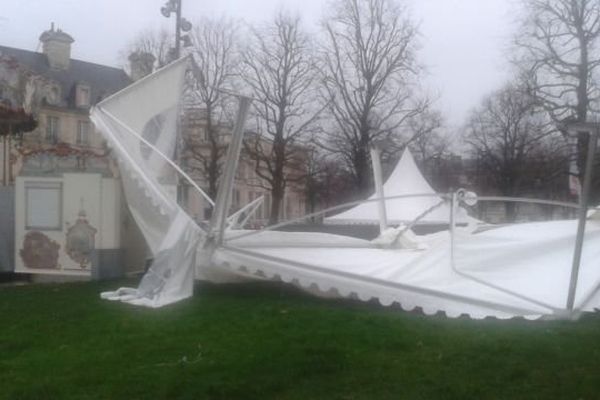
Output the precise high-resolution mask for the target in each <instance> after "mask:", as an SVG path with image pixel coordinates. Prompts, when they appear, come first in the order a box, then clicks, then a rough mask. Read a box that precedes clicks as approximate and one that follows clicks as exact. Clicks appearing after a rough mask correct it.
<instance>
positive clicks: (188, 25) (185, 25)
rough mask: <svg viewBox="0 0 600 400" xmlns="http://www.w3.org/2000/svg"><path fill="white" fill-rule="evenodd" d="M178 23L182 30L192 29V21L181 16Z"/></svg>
mask: <svg viewBox="0 0 600 400" xmlns="http://www.w3.org/2000/svg"><path fill="white" fill-rule="evenodd" d="M180 24H181V25H180V26H181V30H182V31H184V32H189V31H190V30H191V29H192V23H191V22H190V21H188V20H187V19H185V18H181V22H180Z"/></svg>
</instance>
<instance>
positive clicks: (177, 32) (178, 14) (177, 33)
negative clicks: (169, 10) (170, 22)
mask: <svg viewBox="0 0 600 400" xmlns="http://www.w3.org/2000/svg"><path fill="white" fill-rule="evenodd" d="M176 5H177V10H175V14H176V15H175V17H176V18H175V59H176V60H177V59H179V57H181V54H180V52H181V0H176Z"/></svg>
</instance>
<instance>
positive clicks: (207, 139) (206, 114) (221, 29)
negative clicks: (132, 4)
mask: <svg viewBox="0 0 600 400" xmlns="http://www.w3.org/2000/svg"><path fill="white" fill-rule="evenodd" d="M237 32H238V29H237V25H236V23H235V22H233V21H231V20H226V19H219V20H211V19H208V18H204V19H201V20H199V21H197V22H195V23H194V29H193V30H192V32H190V37H191V40H192V44H193V47H192V48H191V49H190V50H189V51H190V53H191V54H192V55H193V60H194V61H193V68H192V74H190V75H189V79H188V88H187V94H188V95H187V96H186V97H187V107H188V112H189V113H190V115H189V116H187V117H188V118H192V117H193V116H194V115H195V114H199V115H197V120H196V121H190V122H191V123H198V122H200V123H201V124H202V129H201V132H197V131H190V130H188V131H187V132H185V133H186V134H185V135H183V144H184V149H185V151H184V157H185V162H186V168H187V169H188V170H190V171H192V172H196V173H199V174H200V176H201V177H202V179H203V180H204V181H205V183H206V187H207V192H208V195H209V196H210V197H212V198H215V197H216V195H217V189H218V182H219V177H220V176H221V171H222V166H223V158H224V155H225V152H226V150H227V144H226V141H225V140H224V138H223V136H224V135H223V133H224V128H225V127H227V126H228V125H230V124H231V115H229V114H228V110H230V109H231V107H229V106H230V104H229V103H230V101H231V97H230V96H228V95H226V94H225V93H224V91H227V90H231V88H232V87H233V85H234V80H235V78H236V74H237V65H238V61H239V52H238V49H237V45H236V37H237ZM190 108H191V109H190ZM198 120H199V121H198ZM184 131H185V129H184Z"/></svg>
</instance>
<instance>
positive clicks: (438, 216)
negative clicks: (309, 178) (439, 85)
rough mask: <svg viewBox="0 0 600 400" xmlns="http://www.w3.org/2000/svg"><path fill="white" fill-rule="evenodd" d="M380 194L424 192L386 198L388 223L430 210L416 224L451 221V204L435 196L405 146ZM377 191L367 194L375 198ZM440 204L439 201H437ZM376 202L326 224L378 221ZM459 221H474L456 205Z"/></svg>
mask: <svg viewBox="0 0 600 400" xmlns="http://www.w3.org/2000/svg"><path fill="white" fill-rule="evenodd" d="M383 193H384V196H385V197H386V198H390V197H398V196H406V195H423V196H418V197H406V198H394V199H386V201H385V210H386V215H387V223H388V224H390V225H399V224H405V223H407V222H410V221H412V220H414V219H415V218H417V217H418V216H419V215H421V214H423V213H425V212H427V211H428V210H431V212H429V213H427V214H426V215H424V216H423V218H421V219H420V220H419V224H436V225H437V224H445V225H447V224H448V223H449V222H450V207H449V206H448V204H444V202H443V200H442V199H441V198H440V197H438V196H434V195H435V193H436V192H435V191H434V190H433V188H432V187H431V185H430V184H429V183H428V182H427V180H426V179H425V178H424V177H423V174H421V171H420V170H419V167H417V164H416V163H415V160H414V158H413V156H412V154H411V152H410V150H409V149H408V147H407V148H406V149H405V150H404V152H403V153H402V157H400V160H399V161H398V163H397V164H396V167H395V168H394V171H393V172H392V174H391V175H390V177H389V178H388V179H387V181H386V182H385V184H384V185H383ZM376 198H377V194H375V193H374V194H373V195H372V196H371V197H369V200H375V199H376ZM440 203H441V204H440ZM377 207H378V204H377V202H375V201H370V202H366V203H362V204H359V205H357V206H355V207H353V208H351V209H349V210H346V211H344V212H342V213H339V214H337V215H333V216H330V217H327V218H325V219H324V223H325V224H331V225H334V224H336V225H337V224H340V225H345V224H369V225H374V224H377V223H378V220H379V213H378V208H377ZM456 218H457V222H458V223H460V224H464V223H468V222H470V221H475V220H474V219H472V218H470V217H469V216H468V215H467V212H466V211H465V210H464V209H463V208H459V212H458V214H457V215H456Z"/></svg>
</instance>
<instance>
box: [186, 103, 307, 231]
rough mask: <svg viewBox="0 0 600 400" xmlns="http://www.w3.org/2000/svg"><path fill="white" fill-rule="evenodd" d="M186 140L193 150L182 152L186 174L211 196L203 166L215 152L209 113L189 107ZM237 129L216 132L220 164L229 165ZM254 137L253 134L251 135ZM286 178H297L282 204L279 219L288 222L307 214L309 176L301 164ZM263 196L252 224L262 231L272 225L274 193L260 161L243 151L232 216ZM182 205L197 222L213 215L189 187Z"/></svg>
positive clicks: (234, 191)
mask: <svg viewBox="0 0 600 400" xmlns="http://www.w3.org/2000/svg"><path fill="white" fill-rule="evenodd" d="M181 130H182V136H183V137H184V142H185V143H188V144H190V143H192V145H191V146H189V145H188V146H187V148H185V147H184V149H183V151H182V157H181V158H182V160H183V163H184V164H185V167H186V170H187V171H188V172H189V173H190V176H191V178H192V179H193V180H194V181H195V182H196V183H197V184H198V186H200V187H201V188H203V190H204V189H206V190H205V192H208V183H207V177H206V172H205V171H206V169H205V168H204V166H203V165H201V164H202V163H203V162H204V161H205V160H208V159H209V157H210V155H209V153H210V150H211V145H210V143H209V136H208V134H207V127H206V112H205V110H203V109H201V108H197V107H189V108H186V109H185V110H184V113H183V119H182V124H181ZM232 130H233V126H227V125H220V126H218V127H217V128H216V131H217V132H218V135H216V136H218V142H219V147H220V149H221V151H220V154H221V157H220V162H221V163H224V162H225V157H226V154H225V149H226V146H227V145H228V144H229V142H230V140H231V132H232ZM247 135H251V133H247ZM269 145H270V144H269V143H268V141H266V140H265V143H264V146H265V147H266V148H268V146H269ZM297 151H298V154H299V157H298V158H299V159H301V158H302V152H303V149H302V148H300V147H298V149H297ZM285 173H286V175H287V176H290V177H295V178H297V179H293V181H290V182H288V185H287V186H286V190H285V195H284V198H283V202H282V204H281V208H280V212H279V219H280V220H288V219H293V218H298V217H300V216H302V215H304V214H305V213H306V204H305V197H306V196H305V189H304V182H303V180H302V179H301V177H302V176H303V175H304V174H305V171H303V165H302V163H301V162H299V163H297V165H291V164H290V165H289V166H288V167H287V169H286V172H285ZM263 175H266V171H265V174H263ZM261 196H263V199H264V200H263V203H262V206H261V207H260V208H259V209H258V210H257V211H256V213H255V215H254V218H252V219H251V220H250V221H249V223H250V226H252V227H261V226H266V225H267V224H268V220H269V216H270V212H271V202H272V199H271V192H270V190H269V184H268V182H266V181H265V179H263V178H261V176H260V175H259V174H258V173H257V172H256V160H254V159H252V158H251V157H250V156H249V154H248V153H247V152H246V151H244V150H242V153H241V156H240V161H239V164H238V168H237V173H236V176H235V186H234V190H233V194H232V201H231V212H235V211H237V210H238V209H240V208H241V207H243V206H245V205H246V204H249V203H250V202H252V201H253V200H255V199H257V198H259V197H261ZM182 203H183V204H184V205H185V207H186V208H187V211H188V212H189V213H190V215H192V216H193V217H194V218H196V219H199V220H202V219H206V218H208V217H209V215H210V205H209V204H208V202H206V201H205V200H204V199H203V198H202V196H201V195H200V194H199V193H197V192H196V191H195V190H194V189H193V188H191V187H189V186H188V187H186V189H185V191H184V194H183V196H182Z"/></svg>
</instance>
